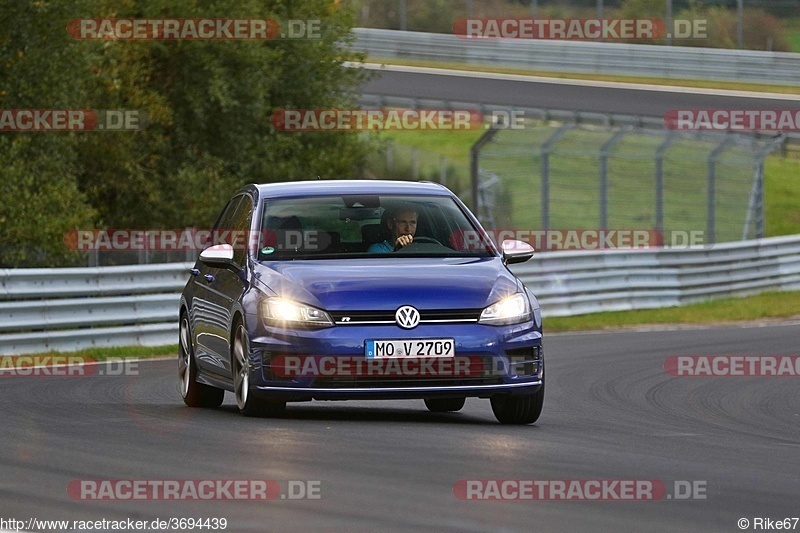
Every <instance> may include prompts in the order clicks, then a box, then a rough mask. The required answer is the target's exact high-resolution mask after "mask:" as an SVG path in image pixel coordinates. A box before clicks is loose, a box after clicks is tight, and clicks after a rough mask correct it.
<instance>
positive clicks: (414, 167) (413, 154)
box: [411, 146, 419, 181]
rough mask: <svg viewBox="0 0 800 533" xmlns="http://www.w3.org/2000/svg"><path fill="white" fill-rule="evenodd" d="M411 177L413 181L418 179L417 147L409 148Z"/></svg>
mask: <svg viewBox="0 0 800 533" xmlns="http://www.w3.org/2000/svg"><path fill="white" fill-rule="evenodd" d="M411 177H413V178H414V181H417V180H419V148H417V147H416V146H414V147H413V148H411Z"/></svg>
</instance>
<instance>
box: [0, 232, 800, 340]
mask: <svg viewBox="0 0 800 533" xmlns="http://www.w3.org/2000/svg"><path fill="white" fill-rule="evenodd" d="M191 266H192V265H191V263H170V264H163V265H132V266H124V267H95V268H72V269H15V270H0V355H16V354H24V353H37V352H45V351H48V350H59V351H70V350H76V349H80V348H86V347H93V346H130V345H137V344H138V345H167V344H175V343H176V342H177V335H178V324H177V322H178V301H179V293H180V291H181V290H182V288H183V286H184V285H185V284H186V280H187V278H188V270H189V268H191ZM512 270H513V271H514V272H515V273H516V274H517V275H518V276H520V278H521V279H522V280H523V281H524V282H525V284H526V285H528V286H529V287H530V288H531V289H532V290H533V291H534V293H535V294H536V295H537V296H538V297H539V301H540V303H541V306H542V314H543V315H544V317H545V318H547V317H548V316H568V315H575V314H584V313H593V312H598V311H616V310H626V309H646V308H655V307H668V306H674V305H680V304H685V303H690V302H696V301H700V300H705V299H708V298H714V297H723V296H733V295H748V294H755V293H758V292H762V291H765V290H797V289H800V235H795V236H789V237H771V238H767V239H758V240H754V241H742V242H734V243H725V244H719V245H716V246H713V247H710V248H700V249H687V250H674V249H652V250H628V251H624V250H615V251H604V252H600V251H578V252H545V253H541V254H538V255H537V256H536V257H534V259H533V260H531V261H529V262H527V263H524V264H521V265H515V266H514V267H512ZM79 296H80V297H79ZM545 327H546V326H545Z"/></svg>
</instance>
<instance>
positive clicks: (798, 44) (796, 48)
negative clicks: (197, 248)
mask: <svg viewBox="0 0 800 533" xmlns="http://www.w3.org/2000/svg"><path fill="white" fill-rule="evenodd" d="M786 42H787V43H789V46H791V47H792V52H800V30H797V31H792V32H787V33H786Z"/></svg>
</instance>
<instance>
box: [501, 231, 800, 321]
mask: <svg viewBox="0 0 800 533" xmlns="http://www.w3.org/2000/svg"><path fill="white" fill-rule="evenodd" d="M512 270H513V271H514V272H515V273H516V274H517V275H518V276H519V277H520V279H522V281H523V282H524V283H525V284H526V285H527V286H528V287H530V289H531V290H533V292H534V293H535V294H536V295H537V297H538V298H539V303H540V304H541V306H542V314H543V315H544V316H545V317H547V316H569V315H579V314H585V313H596V312H599V311H623V310H629V309H649V308H657V307H669V306H675V305H682V304H687V303H693V302H698V301H703V300H706V299H709V298H719V297H726V296H746V295H750V294H757V293H759V292H763V291H767V290H776V291H778V290H797V289H800V235H793V236H789V237H770V238H766V239H757V240H752V241H740V242H732V243H724V244H718V245H715V246H713V247H709V248H698V249H684V250H675V249H662V248H659V249H653V250H612V251H606V252H595V251H578V252H548V253H542V254H539V255H538V259H536V258H534V259H533V260H531V261H529V262H527V263H524V264H521V265H516V266H515V267H512Z"/></svg>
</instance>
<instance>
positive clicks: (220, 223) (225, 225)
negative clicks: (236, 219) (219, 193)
mask: <svg viewBox="0 0 800 533" xmlns="http://www.w3.org/2000/svg"><path fill="white" fill-rule="evenodd" d="M241 200H242V197H241V196H234V197H233V198H231V199H230V200H228V204H227V205H226V206H225V209H223V210H222V213H220V215H219V218H217V222H216V223H215V224H214V231H215V232H216V231H218V230H221V229H230V228H231V227H232V226H231V220H232V219H233V213H234V211H236V207H237V206H238V205H239V204H240V203H241ZM215 244H219V243H215Z"/></svg>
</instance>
